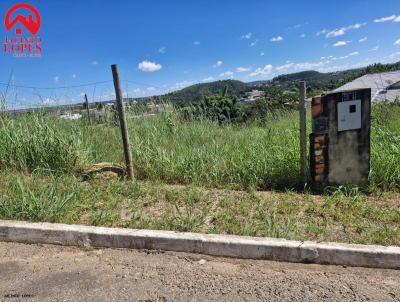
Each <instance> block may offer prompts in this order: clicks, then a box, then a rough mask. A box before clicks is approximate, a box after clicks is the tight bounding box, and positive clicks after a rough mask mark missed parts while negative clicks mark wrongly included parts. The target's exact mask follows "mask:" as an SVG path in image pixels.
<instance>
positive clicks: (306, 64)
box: [295, 62, 324, 69]
mask: <svg viewBox="0 0 400 302" xmlns="http://www.w3.org/2000/svg"><path fill="white" fill-rule="evenodd" d="M322 65H324V62H303V63H297V64H296V65H295V68H296V69H313V68H316V67H320V66H322Z"/></svg>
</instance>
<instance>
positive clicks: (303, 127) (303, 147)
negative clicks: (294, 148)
mask: <svg viewBox="0 0 400 302" xmlns="http://www.w3.org/2000/svg"><path fill="white" fill-rule="evenodd" d="M306 98H307V92H306V82H305V81H301V82H300V102H299V114H300V173H301V178H302V181H303V184H306V182H307V112H306Z"/></svg>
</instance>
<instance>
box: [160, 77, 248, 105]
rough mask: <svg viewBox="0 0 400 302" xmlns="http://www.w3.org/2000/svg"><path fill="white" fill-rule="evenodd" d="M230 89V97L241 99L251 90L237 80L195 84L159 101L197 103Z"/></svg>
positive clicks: (162, 97) (166, 95)
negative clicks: (208, 96) (206, 97)
mask: <svg viewBox="0 0 400 302" xmlns="http://www.w3.org/2000/svg"><path fill="white" fill-rule="evenodd" d="M225 87H227V88H228V91H227V92H228V95H229V96H231V97H239V96H240V95H242V94H244V93H245V92H246V91H248V90H249V89H251V87H249V85H248V84H246V83H243V82H241V81H236V80H224V81H217V82H211V83H201V84H195V85H192V86H189V87H186V88H184V89H181V90H178V91H175V92H171V93H168V94H165V95H163V96H159V97H158V99H165V100H168V101H170V102H188V101H190V102H196V101H201V100H203V99H204V97H205V96H207V95H211V94H216V93H219V92H222V91H224V89H225Z"/></svg>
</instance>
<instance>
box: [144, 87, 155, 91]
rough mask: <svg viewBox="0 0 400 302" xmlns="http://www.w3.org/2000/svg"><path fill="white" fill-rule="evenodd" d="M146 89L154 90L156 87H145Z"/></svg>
mask: <svg viewBox="0 0 400 302" xmlns="http://www.w3.org/2000/svg"><path fill="white" fill-rule="evenodd" d="M146 89H147V91H155V90H156V88H154V87H147V88H146Z"/></svg>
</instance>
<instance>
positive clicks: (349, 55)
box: [333, 51, 360, 60]
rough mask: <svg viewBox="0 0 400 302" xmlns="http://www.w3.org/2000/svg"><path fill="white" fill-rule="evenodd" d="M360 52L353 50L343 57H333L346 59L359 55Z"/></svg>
mask: <svg viewBox="0 0 400 302" xmlns="http://www.w3.org/2000/svg"><path fill="white" fill-rule="evenodd" d="M359 54H360V53H359V52H358V51H354V52H352V53H349V54H348V55H346V56H343V57H339V58H333V59H334V60H345V59H348V58H350V57H354V56H358V55H359Z"/></svg>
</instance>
